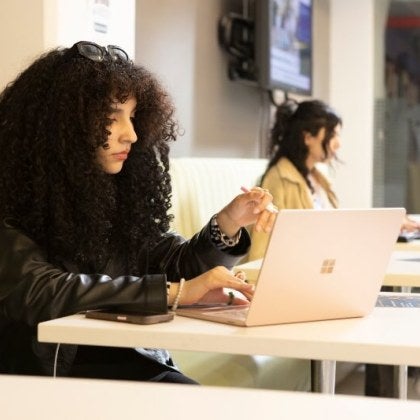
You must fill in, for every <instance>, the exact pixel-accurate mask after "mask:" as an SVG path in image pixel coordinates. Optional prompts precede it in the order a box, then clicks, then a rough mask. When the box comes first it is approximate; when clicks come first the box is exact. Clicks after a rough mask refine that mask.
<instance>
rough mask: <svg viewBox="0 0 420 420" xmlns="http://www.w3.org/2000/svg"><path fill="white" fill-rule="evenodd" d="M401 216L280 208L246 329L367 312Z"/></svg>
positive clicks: (397, 211) (396, 211) (384, 211)
mask: <svg viewBox="0 0 420 420" xmlns="http://www.w3.org/2000/svg"><path fill="white" fill-rule="evenodd" d="M404 214H405V209H402V208H374V209H331V210H281V211H280V212H279V214H278V216H277V219H276V222H275V226H274V228H273V230H272V233H271V236H270V241H269V245H268V247H267V250H266V254H265V256H264V259H263V261H262V266H261V270H260V273H259V276H258V280H257V287H256V290H255V295H254V298H253V300H252V304H251V306H250V308H249V313H248V317H247V320H246V325H266V324H277V323H287V322H300V321H314V320H324V319H335V318H350V317H357V316H364V315H366V314H368V313H369V312H370V311H372V309H373V308H374V306H375V302H376V299H377V296H378V293H379V290H380V288H381V285H382V282H383V278H384V275H385V272H386V268H387V265H388V262H389V259H390V257H391V254H392V251H393V249H394V246H395V243H396V240H397V237H398V233H399V231H400V227H401V223H402V220H403V216H404Z"/></svg>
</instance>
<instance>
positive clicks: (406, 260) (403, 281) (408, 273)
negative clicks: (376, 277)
mask: <svg viewBox="0 0 420 420" xmlns="http://www.w3.org/2000/svg"><path fill="white" fill-rule="evenodd" d="M383 285H384V286H393V287H401V288H402V289H403V291H409V289H411V287H419V286H420V249H419V251H394V252H393V253H392V256H391V260H390V262H389V265H388V268H387V271H386V274H385V278H384V282H383Z"/></svg>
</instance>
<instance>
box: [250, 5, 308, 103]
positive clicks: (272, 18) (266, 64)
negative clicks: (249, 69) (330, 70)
mask: <svg viewBox="0 0 420 420" xmlns="http://www.w3.org/2000/svg"><path fill="white" fill-rule="evenodd" d="M254 4H255V21H254V37H255V38H254V42H255V44H254V60H255V68H256V79H257V80H256V81H257V83H258V85H259V86H260V87H261V88H263V89H266V90H274V89H281V90H283V91H285V92H293V93H298V94H301V95H311V94H312V0H255V1H254Z"/></svg>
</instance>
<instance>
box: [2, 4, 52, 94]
mask: <svg viewBox="0 0 420 420" xmlns="http://www.w3.org/2000/svg"><path fill="white" fill-rule="evenodd" d="M43 26H44V25H43V0H31V1H29V2H28V1H26V0H13V1H5V0H3V1H0V39H1V40H2V46H1V56H2V59H1V72H0V90H2V89H3V88H4V86H5V85H6V84H7V83H8V82H10V81H11V80H12V79H14V78H15V76H16V74H17V72H18V71H20V70H22V69H23V68H24V67H26V65H27V64H29V63H30V62H31V61H32V59H33V57H35V56H36V55H38V54H39V53H40V52H41V51H42V49H43Z"/></svg>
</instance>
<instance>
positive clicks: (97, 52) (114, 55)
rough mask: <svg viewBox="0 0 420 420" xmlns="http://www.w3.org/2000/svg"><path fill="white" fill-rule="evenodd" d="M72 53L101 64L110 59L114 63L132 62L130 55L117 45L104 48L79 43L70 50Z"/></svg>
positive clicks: (85, 42) (83, 42)
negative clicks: (118, 61)
mask: <svg viewBox="0 0 420 420" xmlns="http://www.w3.org/2000/svg"><path fill="white" fill-rule="evenodd" d="M70 51H74V52H77V53H78V54H80V55H81V56H83V57H85V58H88V59H89V60H92V61H95V62H101V61H104V60H106V59H107V58H110V59H111V60H112V61H117V60H121V61H128V62H130V61H131V60H130V58H129V57H128V54H127V53H126V52H125V51H124V50H123V49H122V48H120V47H118V46H116V45H108V46H106V47H102V46H101V45H98V44H95V43H94V42H90V41H79V42H76V43H75V44H74V45H73V46H72V47H71V48H70Z"/></svg>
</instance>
